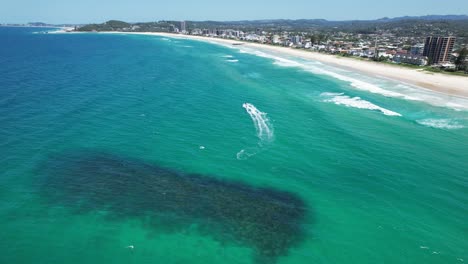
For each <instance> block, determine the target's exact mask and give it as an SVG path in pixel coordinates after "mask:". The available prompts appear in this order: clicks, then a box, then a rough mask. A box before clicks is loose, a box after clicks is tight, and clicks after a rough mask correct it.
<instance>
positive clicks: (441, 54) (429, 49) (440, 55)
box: [423, 37, 455, 64]
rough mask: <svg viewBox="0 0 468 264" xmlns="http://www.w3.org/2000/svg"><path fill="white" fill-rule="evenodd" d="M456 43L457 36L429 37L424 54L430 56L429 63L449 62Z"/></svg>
mask: <svg viewBox="0 0 468 264" xmlns="http://www.w3.org/2000/svg"><path fill="white" fill-rule="evenodd" d="M454 44H455V37H427V38H426V43H425V44H424V51H423V56H427V57H428V58H429V64H444V63H447V62H448V61H449V60H450V54H451V53H452V50H453V45H454Z"/></svg>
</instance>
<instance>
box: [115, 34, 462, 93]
mask: <svg viewBox="0 0 468 264" xmlns="http://www.w3.org/2000/svg"><path fill="white" fill-rule="evenodd" d="M122 33H124V32H122ZM125 34H141V35H154V36H162V37H168V38H183V39H192V40H200V41H207V42H212V43H218V44H223V45H233V44H240V43H242V45H243V46H244V47H251V48H256V49H263V50H269V51H272V52H274V53H276V54H284V55H287V56H292V57H297V58H301V59H306V60H315V61H319V62H322V63H325V64H328V65H330V66H335V67H339V68H343V69H347V70H351V71H356V72H359V73H363V74H366V75H369V76H375V77H380V78H388V79H392V80H397V81H399V82H402V83H407V84H410V85H413V86H416V87H420V88H423V89H427V90H431V91H434V92H438V93H443V94H447V95H451V96H456V97H464V98H468V77H464V76H455V75H448V74H442V73H433V72H425V71H423V70H419V69H410V68H403V67H400V66H398V65H390V64H384V63H378V62H372V61H360V60H357V59H353V58H346V57H337V56H333V55H329V54H322V53H318V52H311V51H307V50H301V49H293V48H288V47H279V46H270V45H265V44H258V43H252V42H241V41H237V40H232V39H221V38H211V37H202V36H192V35H177V34H171V33H153V32H148V33H133V32H132V33H128V32H125Z"/></svg>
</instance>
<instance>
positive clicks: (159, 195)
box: [39, 151, 306, 263]
mask: <svg viewBox="0 0 468 264" xmlns="http://www.w3.org/2000/svg"><path fill="white" fill-rule="evenodd" d="M39 171H40V174H41V175H42V176H43V177H41V184H40V185H41V194H42V195H43V196H44V198H45V199H46V201H48V202H50V203H52V204H59V205H63V206H66V207H70V208H72V209H73V210H76V212H83V213H85V212H86V213H89V212H93V211H106V212H107V213H108V215H109V216H110V217H112V218H115V219H125V218H130V217H141V218H144V219H151V220H150V221H149V223H148V226H149V227H154V228H155V229H158V228H159V229H160V228H161V226H162V228H165V229H166V231H168V230H171V232H172V231H177V229H178V228H184V226H185V228H186V227H188V226H193V225H194V224H195V225H196V226H198V229H199V232H201V233H202V234H203V235H209V236H211V237H213V238H214V239H216V240H219V241H221V242H222V243H229V242H231V243H239V244H241V245H243V246H247V247H250V248H252V249H253V250H254V252H255V255H256V260H257V262H268V263H271V262H275V261H276V259H277V258H278V257H280V256H284V255H287V253H288V251H289V249H290V248H291V247H294V246H296V245H298V244H299V243H300V242H301V240H302V228H301V225H302V224H303V220H304V217H305V214H306V207H305V204H304V202H303V201H302V200H301V199H300V198H299V197H297V196H296V195H294V194H292V193H289V192H284V191H279V190H275V189H271V188H257V187H253V186H251V185H247V184H245V183H241V182H231V181H224V180H220V179H217V178H215V177H212V176H208V175H199V174H190V173H183V172H179V171H176V170H171V169H167V168H164V167H160V166H157V165H155V164H150V163H147V162H144V161H140V160H138V159H130V158H126V157H122V156H118V155H113V154H108V153H102V152H89V151H79V152H75V153H71V154H70V153H68V154H67V153H66V154H62V155H58V156H55V157H50V158H49V159H48V160H47V161H46V162H44V163H43V164H42V166H41V167H40V170H39ZM148 216H149V217H148Z"/></svg>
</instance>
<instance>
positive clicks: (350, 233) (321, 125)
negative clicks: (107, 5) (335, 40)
mask: <svg viewBox="0 0 468 264" xmlns="http://www.w3.org/2000/svg"><path fill="white" fill-rule="evenodd" d="M36 31H37V29H27V28H0V39H1V40H2V41H0V62H1V65H2V66H1V67H0V124H1V125H0V150H1V152H2V156H0V166H1V168H2V170H1V171H0V198H1V199H0V224H1V226H2V227H3V228H2V229H0V237H2V239H1V240H0V250H1V252H2V254H0V263H38V262H39V263H64V262H65V263H149V262H152V263H153V262H155V261H156V262H160V263H220V262H222V263H312V262H314V263H462V260H465V261H467V259H468V256H467V255H466V254H467V252H468V242H467V241H466V235H467V233H466V227H467V226H466V222H467V220H468V219H467V215H468V214H467V213H468V207H467V204H468V197H467V193H468V192H467V191H468V182H467V178H466V177H467V175H468V167H467V166H466V160H468V145H467V143H466V142H467V140H468V113H467V111H466V110H465V109H464V107H466V106H467V104H466V101H465V100H464V99H460V98H453V97H449V96H440V95H435V94H432V93H430V92H427V91H421V90H418V89H415V88H413V87H410V86H407V85H403V84H399V83H395V82H391V81H389V80H381V79H378V78H376V77H366V76H362V75H359V74H356V73H352V72H348V71H343V70H339V69H335V68H333V67H329V66H326V65H322V64H320V63H317V62H308V61H301V60H297V59H294V58H287V57H278V54H267V53H265V51H255V50H254V51H252V50H246V49H245V48H243V47H240V49H234V48H228V47H223V46H217V45H213V44H209V43H203V42H197V41H188V40H177V43H174V42H175V40H172V39H168V38H159V37H151V36H135V35H128V36H127V35H104V34H34V32H36ZM252 53H254V54H252ZM168 194H171V195H173V196H170V197H169V198H167V195H168Z"/></svg>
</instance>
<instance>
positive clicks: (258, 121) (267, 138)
mask: <svg viewBox="0 0 468 264" xmlns="http://www.w3.org/2000/svg"><path fill="white" fill-rule="evenodd" d="M242 107H243V108H245V110H246V111H247V113H248V114H249V116H250V118H251V119H252V122H253V124H254V126H255V130H256V132H257V137H258V139H259V142H258V143H257V145H258V146H257V147H252V148H247V149H242V150H241V151H239V152H238V153H237V159H239V160H245V159H248V158H249V157H251V156H253V155H255V154H257V153H258V152H260V151H261V148H263V147H264V146H266V145H267V144H268V143H271V142H272V141H273V139H274V130H273V126H272V125H271V123H270V120H269V119H268V117H267V114H266V113H263V112H261V111H260V110H258V109H257V108H256V107H255V106H254V105H253V104H250V103H244V104H243V105H242Z"/></svg>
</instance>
